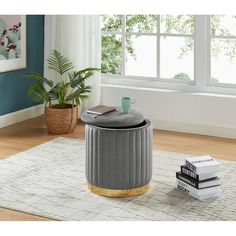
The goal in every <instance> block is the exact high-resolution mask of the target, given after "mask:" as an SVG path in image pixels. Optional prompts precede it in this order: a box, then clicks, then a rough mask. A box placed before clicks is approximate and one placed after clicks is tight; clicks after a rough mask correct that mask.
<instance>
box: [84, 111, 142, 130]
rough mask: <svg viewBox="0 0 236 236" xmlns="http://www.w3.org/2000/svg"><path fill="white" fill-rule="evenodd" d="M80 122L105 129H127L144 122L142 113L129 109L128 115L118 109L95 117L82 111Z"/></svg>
mask: <svg viewBox="0 0 236 236" xmlns="http://www.w3.org/2000/svg"><path fill="white" fill-rule="evenodd" d="M81 120H82V121H83V122H85V123H86V124H89V125H94V126H99V127H106V128H127V127H133V126H136V125H139V124H141V123H142V122H144V117H143V115H142V113H140V112H138V111H136V110H133V109H131V110H130V111H129V113H127V114H126V113H123V112H122V111H121V110H120V109H119V108H117V109H116V111H113V112H110V113H107V114H104V115H102V116H97V115H93V114H88V113H87V111H84V112H83V114H82V115H81Z"/></svg>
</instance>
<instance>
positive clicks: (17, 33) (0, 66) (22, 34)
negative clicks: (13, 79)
mask: <svg viewBox="0 0 236 236" xmlns="http://www.w3.org/2000/svg"><path fill="white" fill-rule="evenodd" d="M23 68H26V16H22V15H0V73H1V72H6V71H12V70H19V69H23Z"/></svg>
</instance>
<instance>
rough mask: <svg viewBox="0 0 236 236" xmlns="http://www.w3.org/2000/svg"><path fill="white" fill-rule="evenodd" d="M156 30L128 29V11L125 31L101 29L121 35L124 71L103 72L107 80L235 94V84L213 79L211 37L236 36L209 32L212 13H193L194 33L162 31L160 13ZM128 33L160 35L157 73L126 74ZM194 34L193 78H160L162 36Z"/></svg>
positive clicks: (117, 82)
mask: <svg viewBox="0 0 236 236" xmlns="http://www.w3.org/2000/svg"><path fill="white" fill-rule="evenodd" d="M157 17H158V18H157V24H158V25H157V32H156V33H134V32H126V31H125V20H126V19H125V15H122V31H113V32H102V35H105V34H112V35H114V34H115V35H121V36H122V74H121V75H114V74H102V82H103V83H104V84H114V85H122V86H125V85H127V86H135V87H147V88H159V89H172V90H179V91H183V92H198V93H199V92H200V93H219V94H234V95H235V94H236V84H223V83H219V84H216V83H211V38H234V39H236V36H235V37H232V36H212V35H210V16H209V15H194V34H193V35H191V34H169V33H160V16H159V15H158V16H157ZM126 35H154V36H157V37H156V38H157V77H143V76H129V75H125V39H126V37H125V36H126ZM161 36H170V37H171V36H174V37H176V36H177V37H191V38H193V40H194V80H192V81H181V80H176V79H163V78H160V63H159V61H160V37H161Z"/></svg>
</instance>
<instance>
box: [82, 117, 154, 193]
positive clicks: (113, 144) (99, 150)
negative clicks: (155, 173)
mask: <svg viewBox="0 0 236 236" xmlns="http://www.w3.org/2000/svg"><path fill="white" fill-rule="evenodd" d="M121 116H122V115H121ZM85 136H86V178H87V181H88V187H89V189H90V190H91V191H92V192H94V193H96V194H99V195H103V196H108V197H128V196H135V195H139V194H142V193H144V192H146V191H147V190H148V189H149V187H150V186H149V182H150V180H151V177H152V125H151V123H150V121H149V120H143V122H142V123H139V124H138V125H137V124H136V125H134V126H132V127H122V126H121V125H119V127H116V128H114V127H100V126H96V125H92V124H86V126H85Z"/></svg>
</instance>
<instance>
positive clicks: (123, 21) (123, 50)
mask: <svg viewBox="0 0 236 236" xmlns="http://www.w3.org/2000/svg"><path fill="white" fill-rule="evenodd" d="M125 24H126V22H125V15H122V72H121V75H122V78H125V61H126V59H125V45H126V34H125Z"/></svg>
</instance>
